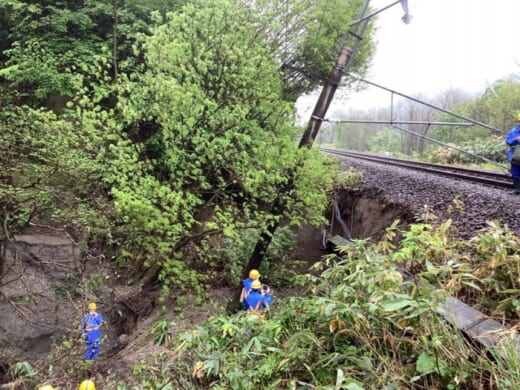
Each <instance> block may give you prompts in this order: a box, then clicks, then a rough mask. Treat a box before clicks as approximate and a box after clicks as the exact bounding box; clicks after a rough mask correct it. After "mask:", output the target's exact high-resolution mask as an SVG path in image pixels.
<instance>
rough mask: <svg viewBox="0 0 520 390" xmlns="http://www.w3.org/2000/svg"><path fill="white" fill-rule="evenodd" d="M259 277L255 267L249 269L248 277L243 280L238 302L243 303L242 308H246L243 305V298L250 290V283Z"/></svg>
mask: <svg viewBox="0 0 520 390" xmlns="http://www.w3.org/2000/svg"><path fill="white" fill-rule="evenodd" d="M259 278H260V272H258V270H256V269H252V270H251V271H249V277H248V278H247V279H245V280H244V282H243V288H242V293H241V294H240V303H243V304H244V309H246V307H245V305H246V302H245V299H246V298H247V296H248V295H249V293H250V292H251V284H252V283H253V282H254V281H255V280H258V279H259ZM246 310H247V309H246Z"/></svg>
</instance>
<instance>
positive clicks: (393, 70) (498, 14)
mask: <svg viewBox="0 0 520 390" xmlns="http://www.w3.org/2000/svg"><path fill="white" fill-rule="evenodd" d="M392 2H393V0H372V1H371V2H370V5H371V7H372V8H374V9H380V8H382V7H384V6H387V5H389V4H391V3H392ZM408 5H409V10H410V14H411V15H412V21H411V23H410V24H408V25H406V24H404V23H403V22H402V21H401V16H402V15H403V9H402V7H401V6H400V5H395V6H394V7H392V8H390V9H388V10H386V11H383V13H381V14H379V15H378V19H377V21H376V26H377V32H376V36H375V38H376V41H377V43H376V53H375V56H374V58H373V61H372V66H371V69H370V71H369V73H368V74H367V76H366V77H365V78H366V79H367V80H369V81H373V82H375V83H377V84H380V85H382V86H384V87H387V88H390V89H392V90H395V91H398V92H401V93H404V94H406V95H416V94H418V93H421V94H422V95H423V96H426V97H434V96H435V95H437V94H438V93H440V92H442V91H444V90H447V89H450V88H460V89H462V90H465V91H468V92H482V91H483V90H484V89H485V88H486V87H487V85H488V84H489V83H493V82H494V81H496V80H497V79H499V78H503V77H505V76H508V75H510V74H512V73H520V0H408ZM318 95H319V92H318V93H317V94H315V95H313V96H308V97H305V98H302V99H300V100H299V102H298V110H299V115H301V117H302V119H303V121H304V122H306V121H307V120H308V117H309V116H310V113H311V112H312V110H313V108H314V105H315V103H316V101H317V96H318ZM336 96H337V95H336ZM519 99H520V97H519ZM394 101H395V100H394ZM389 104H390V94H389V93H388V92H386V91H383V90H381V89H379V88H375V87H369V88H368V89H367V90H366V91H362V92H353V93H352V94H351V95H350V97H349V99H348V100H346V99H337V98H335V99H334V101H333V103H332V104H331V107H330V108H329V111H328V113H329V114H332V113H333V112H334V111H346V110H348V109H350V108H370V107H376V106H388V105H389ZM330 116H331V115H328V117H330Z"/></svg>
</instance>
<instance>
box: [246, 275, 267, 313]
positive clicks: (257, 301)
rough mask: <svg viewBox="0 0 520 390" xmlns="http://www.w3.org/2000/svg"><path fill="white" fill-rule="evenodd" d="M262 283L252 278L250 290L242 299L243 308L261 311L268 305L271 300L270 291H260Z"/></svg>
mask: <svg viewBox="0 0 520 390" xmlns="http://www.w3.org/2000/svg"><path fill="white" fill-rule="evenodd" d="M261 290H262V283H261V282H260V281H259V280H254V281H253V283H251V291H250V293H249V294H248V295H247V297H246V299H245V301H244V309H245V310H247V311H249V312H251V313H255V312H261V311H263V310H265V309H267V308H268V307H269V304H270V302H271V303H272V302H273V299H272V296H271V294H270V292H268V293H262V291H261Z"/></svg>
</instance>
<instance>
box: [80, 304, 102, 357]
mask: <svg viewBox="0 0 520 390" xmlns="http://www.w3.org/2000/svg"><path fill="white" fill-rule="evenodd" d="M88 310H89V312H88V313H87V314H85V316H84V317H83V321H82V322H81V331H82V338H83V339H84V340H85V347H86V348H85V360H87V361H88V360H96V359H97V357H98V354H99V347H100V345H101V325H102V324H103V316H102V315H101V313H98V312H97V311H96V310H97V305H96V304H95V303H94V302H92V303H89V305H88Z"/></svg>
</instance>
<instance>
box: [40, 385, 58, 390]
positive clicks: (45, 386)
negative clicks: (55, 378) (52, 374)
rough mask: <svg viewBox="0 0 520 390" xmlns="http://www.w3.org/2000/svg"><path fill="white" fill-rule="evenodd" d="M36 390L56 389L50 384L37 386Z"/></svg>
mask: <svg viewBox="0 0 520 390" xmlns="http://www.w3.org/2000/svg"><path fill="white" fill-rule="evenodd" d="M38 390H56V389H55V388H54V387H52V386H51V385H43V386H40V387H38Z"/></svg>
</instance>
